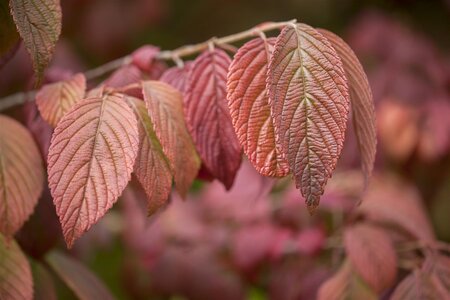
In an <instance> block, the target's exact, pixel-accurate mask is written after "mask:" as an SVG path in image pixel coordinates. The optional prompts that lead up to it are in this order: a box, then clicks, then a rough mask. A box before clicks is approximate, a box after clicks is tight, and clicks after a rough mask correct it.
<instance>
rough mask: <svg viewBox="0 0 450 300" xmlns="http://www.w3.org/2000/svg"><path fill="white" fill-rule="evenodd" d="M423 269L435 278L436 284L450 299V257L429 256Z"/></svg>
mask: <svg viewBox="0 0 450 300" xmlns="http://www.w3.org/2000/svg"><path fill="white" fill-rule="evenodd" d="M422 268H423V270H424V271H426V272H429V273H430V274H431V275H432V276H433V277H434V278H435V279H434V280H435V281H434V284H435V285H438V286H439V287H440V289H441V290H442V291H443V293H444V294H447V296H448V297H449V298H450V257H448V256H445V255H441V254H435V255H429V256H427V257H426V258H425V262H424V264H423V266H422Z"/></svg>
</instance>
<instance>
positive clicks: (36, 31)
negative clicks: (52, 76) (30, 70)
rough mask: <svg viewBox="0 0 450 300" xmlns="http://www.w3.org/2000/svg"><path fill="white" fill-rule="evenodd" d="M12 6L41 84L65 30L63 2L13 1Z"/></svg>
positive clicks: (38, 81)
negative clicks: (57, 43)
mask: <svg viewBox="0 0 450 300" xmlns="http://www.w3.org/2000/svg"><path fill="white" fill-rule="evenodd" d="M9 6H10V8H11V14H12V16H13V18H14V22H15V23H16V26H17V31H19V34H20V36H21V37H22V39H23V41H24V44H25V47H26V48H27V51H28V53H29V54H30V56H31V60H32V61H33V67H34V72H35V73H36V77H37V83H38V84H39V83H40V81H41V79H42V74H43V73H44V69H45V68H46V67H47V65H48V63H49V62H50V59H51V57H52V55H53V51H54V50H55V45H56V42H57V41H58V38H59V34H60V33H61V21H62V14H61V5H60V3H59V0H10V1H9Z"/></svg>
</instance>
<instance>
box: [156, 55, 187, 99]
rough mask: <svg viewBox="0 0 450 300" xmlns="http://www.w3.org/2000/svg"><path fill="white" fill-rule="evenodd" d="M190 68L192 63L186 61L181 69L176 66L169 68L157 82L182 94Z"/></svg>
mask: <svg viewBox="0 0 450 300" xmlns="http://www.w3.org/2000/svg"><path fill="white" fill-rule="evenodd" d="M191 67H192V61H187V62H185V63H184V66H183V67H181V68H180V67H178V66H175V67H172V68H169V69H167V70H166V71H165V72H164V73H163V74H162V76H161V78H160V79H159V80H160V81H162V82H165V83H168V84H170V85H171V86H173V87H174V88H176V89H177V90H178V91H180V92H181V93H182V94H183V93H184V92H185V91H186V82H187V78H188V74H189V70H190V69H191Z"/></svg>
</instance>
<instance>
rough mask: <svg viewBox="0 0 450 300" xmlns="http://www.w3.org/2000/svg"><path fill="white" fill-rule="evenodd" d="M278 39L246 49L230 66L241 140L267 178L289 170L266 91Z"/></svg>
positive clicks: (229, 88)
mask: <svg viewBox="0 0 450 300" xmlns="http://www.w3.org/2000/svg"><path fill="white" fill-rule="evenodd" d="M274 44H275V38H269V39H267V40H265V39H262V38H257V39H253V40H251V41H249V42H247V43H246V44H245V45H243V46H242V47H241V48H240V49H239V50H238V51H237V53H236V55H235V56H234V59H233V61H232V63H231V65H230V70H229V72H228V81H227V92H228V96H227V98H228V106H229V108H230V113H231V120H232V121H233V126H234V129H235V131H236V134H237V138H238V140H239V142H240V144H241V146H242V147H243V149H244V152H245V154H246V155H247V156H248V158H249V160H250V162H251V163H252V164H253V166H254V167H255V168H256V170H258V172H259V173H261V174H262V175H265V176H276V177H283V176H286V175H287V174H288V173H289V166H288V164H287V162H286V161H285V159H284V157H283V155H282V153H281V152H280V150H279V149H278V147H277V144H276V141H275V132H274V128H273V119H272V117H271V115H270V107H269V96H268V94H267V89H266V73H267V64H268V62H269V59H270V56H271V55H272V51H273V45H274Z"/></svg>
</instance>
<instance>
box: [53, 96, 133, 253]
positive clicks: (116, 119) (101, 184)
mask: <svg viewBox="0 0 450 300" xmlns="http://www.w3.org/2000/svg"><path fill="white" fill-rule="evenodd" d="M138 141H139V134H138V128H137V122H136V117H135V115H134V113H133V111H132V110H131V108H130V107H129V106H128V105H127V103H126V101H124V99H123V95H105V96H103V97H102V98H90V99H85V100H82V101H81V102H79V103H77V104H76V105H75V106H74V107H72V109H71V110H70V111H69V112H68V113H67V114H66V115H65V116H64V117H63V118H62V119H61V121H60V122H59V123H58V125H57V126H56V128H55V132H54V134H53V137H52V141H51V145H50V149H49V155H48V176H49V186H50V190H51V192H52V196H53V201H54V203H55V206H56V212H57V214H58V216H59V219H60V222H61V224H62V228H63V233H64V237H65V239H66V242H67V245H68V246H69V247H71V246H72V244H73V242H74V241H75V239H77V238H78V237H80V236H81V235H82V234H83V233H84V232H85V231H87V230H88V229H89V228H90V227H91V226H92V225H93V224H94V223H96V222H97V221H98V220H99V218H100V217H102V216H103V215H104V214H105V212H106V211H107V210H108V209H109V208H110V207H111V206H112V205H113V204H114V202H115V201H116V200H117V197H119V196H120V194H121V193H122V191H123V189H124V188H125V186H126V184H127V182H128V181H129V180H130V177H131V172H132V170H133V166H134V161H135V159H136V155H137V152H138Z"/></svg>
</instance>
